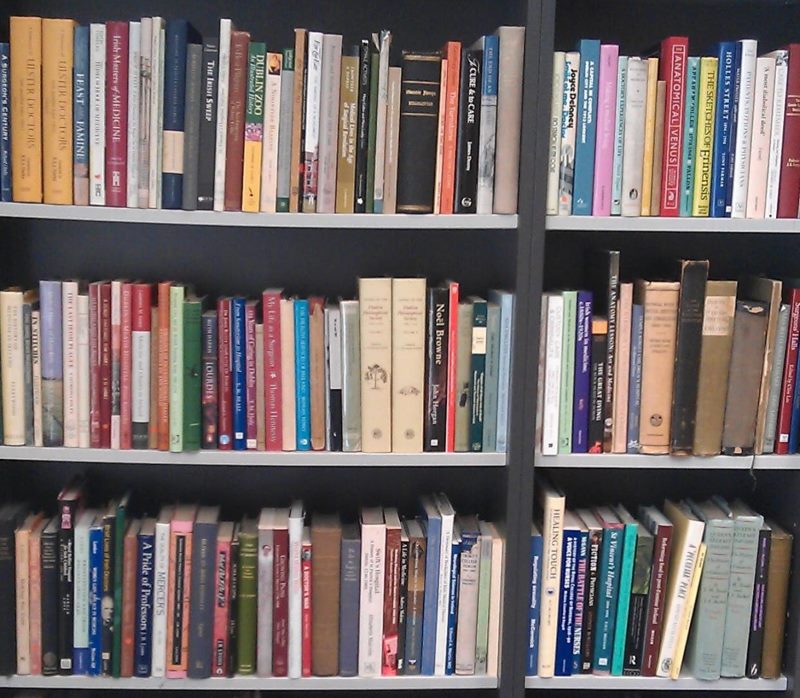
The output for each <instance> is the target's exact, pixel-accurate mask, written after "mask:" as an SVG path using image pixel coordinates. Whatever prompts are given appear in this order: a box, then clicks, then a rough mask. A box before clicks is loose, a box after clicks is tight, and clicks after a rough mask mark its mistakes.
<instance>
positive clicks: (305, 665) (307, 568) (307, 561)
mask: <svg viewBox="0 0 800 698" xmlns="http://www.w3.org/2000/svg"><path fill="white" fill-rule="evenodd" d="M307 531H308V529H306V532H305V533H304V536H303V538H304V540H303V548H302V552H301V555H302V557H301V562H300V570H301V573H302V584H303V587H302V588H303V612H302V615H301V619H302V634H301V638H302V653H301V655H300V656H301V659H302V665H301V668H302V675H303V676H311V617H312V616H311V613H312V606H311V604H312V603H313V599H312V598H311V565H312V555H313V551H312V549H311V541H310V540H309V539H308V535H309V534H308V532H307Z"/></svg>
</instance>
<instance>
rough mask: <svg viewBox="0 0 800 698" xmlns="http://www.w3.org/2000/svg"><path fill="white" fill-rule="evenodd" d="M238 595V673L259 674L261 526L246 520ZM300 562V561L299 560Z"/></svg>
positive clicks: (241, 536)
mask: <svg viewBox="0 0 800 698" xmlns="http://www.w3.org/2000/svg"><path fill="white" fill-rule="evenodd" d="M238 538H239V561H238V563H239V564H238V568H239V569H238V578H237V579H238V587H237V595H236V673H239V674H254V673H255V671H256V613H257V610H256V609H257V603H258V527H257V522H256V520H255V519H249V518H245V519H244V520H243V521H242V523H241V527H240V528H239V535H238ZM298 562H299V560H298Z"/></svg>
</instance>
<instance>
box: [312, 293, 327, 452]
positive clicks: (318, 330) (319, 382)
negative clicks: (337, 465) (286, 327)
mask: <svg viewBox="0 0 800 698" xmlns="http://www.w3.org/2000/svg"><path fill="white" fill-rule="evenodd" d="M309 316H310V317H309V320H308V334H309V368H310V371H309V373H310V376H311V448H312V449H313V450H314V451H323V450H325V441H326V439H325V394H326V391H325V301H324V300H323V299H322V298H317V299H312V300H311V301H310V302H309Z"/></svg>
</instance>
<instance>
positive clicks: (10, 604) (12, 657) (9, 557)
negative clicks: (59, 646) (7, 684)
mask: <svg viewBox="0 0 800 698" xmlns="http://www.w3.org/2000/svg"><path fill="white" fill-rule="evenodd" d="M14 549H15V546H14V523H13V522H12V521H11V520H8V519H4V520H2V521H0V674H1V675H4V676H10V675H11V674H14V673H15V672H16V668H17V644H16V638H17V614H16V594H15V589H16V579H17V578H16V569H15V564H14ZM53 602H54V603H55V598H54V599H53ZM52 673H55V672H52Z"/></svg>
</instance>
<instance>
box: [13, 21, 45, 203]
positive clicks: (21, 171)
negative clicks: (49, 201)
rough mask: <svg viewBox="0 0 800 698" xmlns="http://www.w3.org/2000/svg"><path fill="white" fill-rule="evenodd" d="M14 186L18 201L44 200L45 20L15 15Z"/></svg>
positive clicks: (34, 201) (14, 195)
mask: <svg viewBox="0 0 800 698" xmlns="http://www.w3.org/2000/svg"><path fill="white" fill-rule="evenodd" d="M10 29H11V31H10V35H11V42H10V43H11V144H12V147H11V189H12V195H13V197H14V201H22V202H28V203H41V201H42V19H41V17H12V18H11V21H10Z"/></svg>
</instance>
